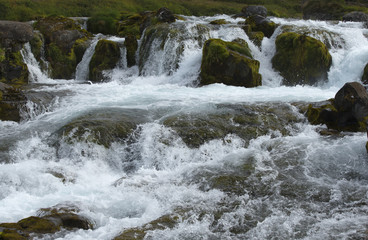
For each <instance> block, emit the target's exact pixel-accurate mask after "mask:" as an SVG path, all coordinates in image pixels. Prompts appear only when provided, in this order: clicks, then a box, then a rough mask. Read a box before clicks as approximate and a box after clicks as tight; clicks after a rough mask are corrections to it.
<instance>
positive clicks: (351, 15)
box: [342, 11, 368, 22]
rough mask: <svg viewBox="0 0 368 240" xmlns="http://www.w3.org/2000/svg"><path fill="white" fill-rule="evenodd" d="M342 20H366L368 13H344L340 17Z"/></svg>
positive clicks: (367, 19)
mask: <svg viewBox="0 0 368 240" xmlns="http://www.w3.org/2000/svg"><path fill="white" fill-rule="evenodd" d="M342 20H343V21H348V22H368V14H366V13H364V12H358V11H354V12H350V13H347V14H345V15H344V16H343V17H342Z"/></svg>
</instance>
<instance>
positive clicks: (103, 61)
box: [89, 39, 120, 82]
mask: <svg viewBox="0 0 368 240" xmlns="http://www.w3.org/2000/svg"><path fill="white" fill-rule="evenodd" d="M119 60H120V47H119V44H118V43H117V42H113V41H110V40H105V39H103V40H100V41H98V43H97V45H96V48H95V53H94V54H93V56H92V59H91V62H90V63H89V79H90V80H91V81H93V82H101V81H103V80H104V76H103V71H106V70H111V69H114V68H115V67H116V65H117V64H118V62H119Z"/></svg>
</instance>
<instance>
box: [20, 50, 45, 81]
mask: <svg viewBox="0 0 368 240" xmlns="http://www.w3.org/2000/svg"><path fill="white" fill-rule="evenodd" d="M21 54H22V57H23V60H24V62H25V63H26V64H27V67H28V71H29V74H30V79H29V80H30V82H38V83H43V82H47V81H48V80H49V78H48V77H47V74H45V73H44V72H42V70H41V68H40V65H39V63H38V62H37V60H36V58H35V57H34V55H33V53H32V51H31V45H30V44H29V43H26V44H24V47H23V49H22V50H21Z"/></svg>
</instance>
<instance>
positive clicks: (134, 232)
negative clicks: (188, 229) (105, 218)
mask: <svg viewBox="0 0 368 240" xmlns="http://www.w3.org/2000/svg"><path fill="white" fill-rule="evenodd" d="M179 219H180V217H179V216H178V215H176V214H172V215H171V214H167V215H164V216H161V217H159V218H158V219H156V220H153V221H151V222H149V223H147V224H145V225H143V226H142V227H136V228H129V229H126V230H124V231H123V232H122V233H121V234H120V235H119V236H117V237H115V238H114V240H143V239H144V237H145V236H146V235H147V232H149V231H153V230H164V229H172V228H174V227H175V226H176V225H177V224H178V223H179Z"/></svg>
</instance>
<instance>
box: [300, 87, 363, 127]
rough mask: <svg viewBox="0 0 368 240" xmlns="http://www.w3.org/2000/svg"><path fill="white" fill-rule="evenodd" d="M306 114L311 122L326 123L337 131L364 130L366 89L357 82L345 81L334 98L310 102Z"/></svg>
mask: <svg viewBox="0 0 368 240" xmlns="http://www.w3.org/2000/svg"><path fill="white" fill-rule="evenodd" d="M306 114H307V117H308V120H309V122H310V123H312V124H326V126H327V127H328V128H330V129H334V130H338V131H354V132H355V131H366V127H367V122H366V121H367V120H368V94H367V91H366V89H365V88H364V87H363V86H362V85H361V84H360V83H358V82H350V83H346V84H345V85H344V86H343V87H342V88H341V89H340V90H339V91H338V92H337V93H336V95H335V98H334V99H330V100H329V101H325V102H320V103H314V104H310V105H309V107H308V110H307V113H306Z"/></svg>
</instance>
